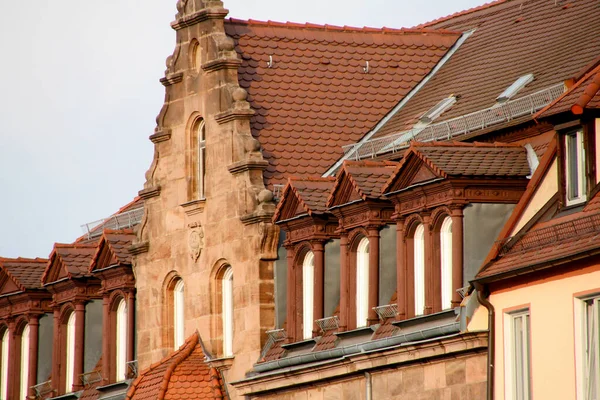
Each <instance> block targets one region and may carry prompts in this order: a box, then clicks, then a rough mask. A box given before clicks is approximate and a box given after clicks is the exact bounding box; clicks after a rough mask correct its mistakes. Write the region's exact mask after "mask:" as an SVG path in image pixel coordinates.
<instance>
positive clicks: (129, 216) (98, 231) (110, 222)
mask: <svg viewBox="0 0 600 400" xmlns="http://www.w3.org/2000/svg"><path fill="white" fill-rule="evenodd" d="M143 216H144V207H139V208H135V209H133V210H129V211H125V212H122V213H120V214H117V215H112V216H110V217H108V218H103V219H100V220H98V221H94V222H89V223H87V224H83V225H81V229H83V233H84V235H86V237H87V238H88V239H92V238H95V237H98V236H100V235H102V231H103V230H104V229H115V230H116V229H126V228H131V227H132V226H134V225H137V224H139V223H140V222H142V217H143Z"/></svg>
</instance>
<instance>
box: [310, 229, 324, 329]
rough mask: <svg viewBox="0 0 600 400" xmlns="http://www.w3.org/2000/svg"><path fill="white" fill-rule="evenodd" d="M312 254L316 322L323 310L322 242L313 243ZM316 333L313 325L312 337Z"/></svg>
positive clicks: (314, 316)
mask: <svg viewBox="0 0 600 400" xmlns="http://www.w3.org/2000/svg"><path fill="white" fill-rule="evenodd" d="M312 252H313V255H314V267H315V283H314V291H315V292H314V299H313V320H317V319H321V318H323V310H324V308H325V247H324V245H323V241H320V240H318V241H314V242H313V243H312ZM318 331H319V328H318V326H316V324H315V323H313V336H316V334H317V333H318Z"/></svg>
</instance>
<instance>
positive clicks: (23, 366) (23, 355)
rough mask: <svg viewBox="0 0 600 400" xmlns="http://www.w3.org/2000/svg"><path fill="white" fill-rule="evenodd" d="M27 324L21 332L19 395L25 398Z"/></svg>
mask: <svg viewBox="0 0 600 400" xmlns="http://www.w3.org/2000/svg"><path fill="white" fill-rule="evenodd" d="M28 379H29V325H27V326H26V327H25V329H23V333H22V334H21V396H20V398H21V399H23V400H27V390H28V389H29V385H28V381H27V380H28Z"/></svg>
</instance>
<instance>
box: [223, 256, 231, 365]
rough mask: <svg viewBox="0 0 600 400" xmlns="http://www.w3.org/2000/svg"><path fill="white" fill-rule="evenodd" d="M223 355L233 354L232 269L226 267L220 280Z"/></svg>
mask: <svg viewBox="0 0 600 400" xmlns="http://www.w3.org/2000/svg"><path fill="white" fill-rule="evenodd" d="M222 296H223V298H222V303H223V310H222V318H223V355H225V356H231V355H233V269H232V268H231V267H227V270H226V271H225V273H224V274H223V281H222Z"/></svg>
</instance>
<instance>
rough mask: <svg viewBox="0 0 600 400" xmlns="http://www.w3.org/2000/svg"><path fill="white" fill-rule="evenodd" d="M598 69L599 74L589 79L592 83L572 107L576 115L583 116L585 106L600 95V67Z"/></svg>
mask: <svg viewBox="0 0 600 400" xmlns="http://www.w3.org/2000/svg"><path fill="white" fill-rule="evenodd" d="M596 69H598V72H596V74H595V75H594V76H593V77H589V78H588V79H590V80H591V82H590V83H589V84H588V85H587V86H586V87H585V89H584V90H583V93H582V94H581V95H580V96H579V98H578V99H577V101H576V102H575V104H573V105H572V106H571V112H572V113H573V114H575V115H581V114H583V109H584V108H585V106H587V105H588V104H589V102H590V101H592V99H593V98H594V97H595V96H596V95H597V94H598V93H600V65H599V66H598V67H597V68H596Z"/></svg>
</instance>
